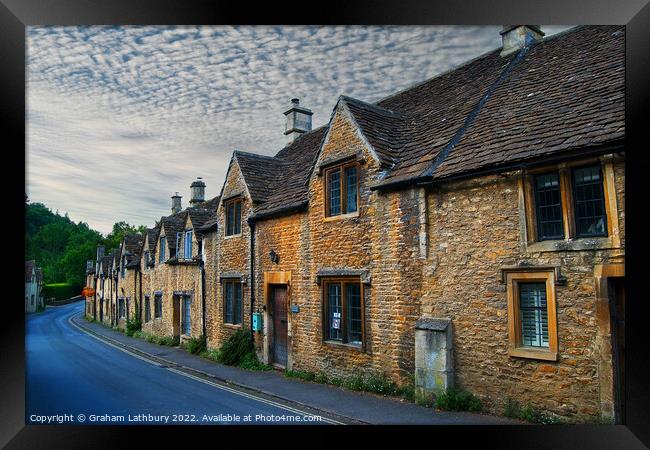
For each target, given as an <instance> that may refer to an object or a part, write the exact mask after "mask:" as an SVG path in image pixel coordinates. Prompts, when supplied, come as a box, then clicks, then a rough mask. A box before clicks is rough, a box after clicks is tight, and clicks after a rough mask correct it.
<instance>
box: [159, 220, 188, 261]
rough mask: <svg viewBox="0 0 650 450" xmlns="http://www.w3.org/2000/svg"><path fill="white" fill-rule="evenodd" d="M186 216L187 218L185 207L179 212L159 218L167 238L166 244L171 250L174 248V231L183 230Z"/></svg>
mask: <svg viewBox="0 0 650 450" xmlns="http://www.w3.org/2000/svg"><path fill="white" fill-rule="evenodd" d="M186 218H187V209H184V210H183V211H181V212H179V213H176V214H172V215H170V216H166V217H162V218H161V223H162V224H163V225H164V227H165V236H166V238H167V245H168V246H169V248H170V249H171V250H172V251H175V250H176V233H177V232H179V231H182V230H183V227H184V226H185V219H186ZM169 256H172V255H169Z"/></svg>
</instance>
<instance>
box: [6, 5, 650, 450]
mask: <svg viewBox="0 0 650 450" xmlns="http://www.w3.org/2000/svg"><path fill="white" fill-rule="evenodd" d="M502 23H540V24H548V25H551V24H557V25H560V24H621V25H622V24H624V25H626V147H628V150H630V151H627V152H626V208H625V209H626V215H627V217H626V239H627V241H628V242H627V245H626V247H627V252H626V253H627V255H626V259H627V260H628V261H630V262H629V263H628V265H627V266H628V270H627V274H626V278H627V279H628V280H629V282H628V286H629V288H628V298H630V299H631V301H630V302H629V306H628V317H629V320H628V323H627V330H626V331H627V332H626V342H627V343H628V344H627V348H626V352H627V356H626V361H627V373H626V386H627V392H628V396H627V402H626V405H627V408H626V418H627V419H626V420H627V423H626V425H625V426H614V425H580V426H521V427H511V426H498V427H436V428H435V429H431V428H429V427H374V428H370V427H365V428H355V429H354V430H350V429H348V428H343V429H341V430H342V431H340V432H342V433H345V434H349V433H350V432H351V431H352V432H355V433H363V434H372V436H373V438H375V439H379V440H382V439H385V438H386V436H387V433H391V434H393V433H395V432H397V433H395V434H396V436H395V437H397V438H398V439H402V440H403V441H404V443H405V444H407V445H408V444H410V445H414V443H416V442H421V443H423V444H426V445H433V443H434V442H435V443H436V444H438V443H442V442H444V439H449V438H451V439H453V442H454V445H455V446H456V445H457V446H463V444H464V443H466V442H467V441H468V440H474V439H478V440H480V441H481V445H482V446H485V444H488V447H495V448H519V449H521V448H526V449H533V448H556V449H563V448H567V449H577V448H590V449H605V448H607V449H609V448H617V449H618V448H625V449H632V448H644V447H645V445H650V426H648V425H649V424H650V412H649V411H650V406H649V405H650V389H649V388H648V380H650V371H649V370H648V369H649V364H650V363H649V361H650V358H648V356H649V355H648V353H649V351H648V345H647V339H644V338H643V337H642V336H641V333H642V332H643V325H642V323H641V320H643V318H645V317H647V315H646V314H645V311H644V309H645V308H647V303H648V302H646V301H644V298H643V297H642V296H641V295H638V296H637V295H636V293H637V292H639V293H640V292H641V288H640V286H639V284H640V280H641V279H642V278H641V277H642V274H641V271H642V270H643V261H642V258H643V256H642V255H643V253H642V252H643V251H644V247H645V246H644V245H643V243H644V240H643V237H642V236H641V235H640V234H639V228H638V227H639V224H641V223H643V222H642V217H641V215H642V214H643V212H644V209H646V208H645V206H646V205H647V200H645V199H644V197H643V192H641V190H640V189H641V185H642V183H640V176H641V175H640V170H641V168H642V167H644V164H643V160H644V156H645V155H644V154H645V153H646V152H648V150H647V147H648V144H647V142H643V141H642V140H641V134H642V133H643V132H644V131H645V129H647V124H646V122H647V119H646V118H647V117H650V115H648V112H649V111H648V109H649V107H648V105H649V104H650V101H649V100H650V99H649V95H648V92H649V90H650V89H649V82H648V75H647V74H648V73H650V36H649V34H650V6H649V5H648V4H647V0H637V1H632V0H629V1H624V2H621V1H619V2H605V1H599V0H576V1H573V2H566V1H560V0H547V1H545V2H532V1H529V2H521V1H519V2H515V1H514V0H492V1H484V2H480V3H479V2H476V1H472V2H458V1H453V0H445V1H438V2H436V3H429V2H425V1H417V0H402V1H399V2H397V1H395V2H388V1H376V2H360V1H354V2H353V1H330V2H326V3H315V2H313V3H305V2H302V3H297V2H296V3H295V4H291V3H283V4H280V3H277V2H267V3H264V4H261V5H256V6H253V4H250V3H248V2H246V3H245V2H229V3H225V2H217V1H199V0H185V1H181V0H146V1H137V2H136V1H134V0H130V1H126V0H118V1H115V0H114V1H111V2H107V1H105V0H104V1H101V0H58V1H56V0H55V1H48V2H43V1H38V0H0V61H2V64H0V90H2V96H1V97H0V98H2V101H1V102H0V116H1V117H2V123H3V124H4V125H5V127H6V129H7V132H6V133H5V136H4V138H5V142H6V143H5V146H4V150H5V151H4V152H3V156H4V164H3V168H4V171H3V174H4V178H5V189H8V190H9V191H10V194H5V197H4V199H5V201H4V211H5V215H4V217H5V221H3V227H5V228H6V230H5V232H4V233H3V236H5V237H6V239H8V240H9V241H12V242H13V245H16V246H21V243H20V240H19V239H10V238H9V236H12V235H15V233H16V229H17V228H20V225H16V222H18V224H20V223H22V222H21V216H20V215H21V214H23V216H22V217H24V195H25V192H24V191H21V189H22V188H21V182H23V184H24V182H25V177H24V174H25V167H24V165H25V159H24V151H25V27H26V26H28V25H91V24H120V25H136V24H140V25H164V24H177V25H188V24H206V25H207V24H283V25H290V24H322V25H342V24H376V25H382V24H390V25H427V24H439V25H442V24H458V25H470V24H471V25H488V24H489V25H496V24H502ZM645 141H647V139H646V140H645ZM10 142H11V143H10ZM21 143H22V145H23V147H22V148H23V150H22V151H21V150H20V145H21ZM10 228H11V229H10ZM12 242H10V243H12ZM20 251H21V250H20V248H16V249H15V250H11V251H6V252H5V256H4V257H5V259H7V260H8V261H7V263H6V266H5V267H7V268H8V269H9V271H8V272H9V277H8V279H9V280H10V281H9V282H8V284H9V285H10V290H9V291H8V292H6V293H5V295H4V297H5V298H3V299H2V302H3V306H4V308H3V319H4V320H3V325H4V326H2V327H0V330H1V331H0V333H1V339H0V354H2V363H1V365H2V369H1V370H2V372H1V375H0V380H1V383H0V386H1V387H0V390H1V394H0V428H1V435H0V445H2V446H3V447H5V448H31V449H34V448H67V449H70V448H89V447H92V448H103V447H112V448H122V447H127V446H134V445H143V444H137V442H138V441H137V440H136V438H137V439H140V438H144V439H146V440H147V441H148V445H149V446H153V445H155V442H156V441H157V442H162V443H167V446H168V445H170V444H171V443H172V442H173V441H174V440H175V438H184V439H183V440H184V442H185V443H187V442H188V440H187V439H188V438H190V439H191V440H189V442H191V443H192V445H200V441H199V436H198V433H200V434H201V435H205V434H206V433H209V434H212V435H214V436H212V437H211V438H210V439H224V435H225V434H226V433H227V434H232V433H237V434H239V437H240V438H241V439H242V441H241V442H240V444H238V445H249V444H250V445H254V444H256V445H267V444H266V443H265V442H260V441H259V440H258V439H255V438H254V436H255V437H263V439H264V441H267V440H268V439H269V437H270V438H271V439H272V438H273V437H274V436H273V435H277V434H280V433H282V434H284V433H283V431H285V430H286V429H282V428H280V427H275V428H272V429H271V428H268V427H264V433H265V434H263V435H262V434H256V435H252V434H250V433H249V430H248V429H247V428H246V427H240V426H237V427H229V428H227V429H224V428H223V427H204V428H201V429H200V430H199V429H197V428H196V427H181V428H173V427H158V426H147V427H121V426H120V427H116V426H107V427H96V426H68V425H59V426H25V423H24V415H25V381H24V369H25V354H24V351H25V347H24V332H25V323H24V320H25V319H24V311H23V305H22V302H20V301H18V299H21V298H22V295H23V294H22V291H21V290H20V288H19V283H18V282H15V281H14V280H18V279H19V277H21V276H22V274H21V273H20V272H21V271H22V269H19V267H22V264H23V263H22V261H18V262H16V261H13V258H12V256H13V255H15V254H20ZM23 251H24V248H23ZM55 388H56V386H53V389H55ZM290 428H291V430H290V433H291V434H284V436H286V437H287V438H288V440H287V441H284V442H285V443H286V444H285V445H290V443H293V444H291V445H311V444H310V442H311V441H310V440H309V441H308V440H307V436H305V435H306V434H307V433H309V434H315V433H318V434H320V433H323V437H327V438H328V439H334V437H333V434H332V433H333V432H334V431H337V430H333V429H331V428H330V427H325V428H312V427H304V428H295V427H290ZM404 428H408V429H404ZM319 430H320V431H319ZM187 434H189V436H188V435H187ZM183 435H185V436H183ZM203 437H204V436H201V438H203ZM310 439H311V438H310ZM211 442H212V443H215V444H216V443H217V442H218V441H214V440H213V441H211ZM644 444H645V445H644Z"/></svg>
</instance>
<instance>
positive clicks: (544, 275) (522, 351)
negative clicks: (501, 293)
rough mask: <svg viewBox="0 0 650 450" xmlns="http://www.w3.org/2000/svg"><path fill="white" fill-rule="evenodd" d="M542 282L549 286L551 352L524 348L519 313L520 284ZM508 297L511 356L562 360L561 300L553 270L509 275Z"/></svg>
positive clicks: (548, 314) (547, 309) (517, 272)
mask: <svg viewBox="0 0 650 450" xmlns="http://www.w3.org/2000/svg"><path fill="white" fill-rule="evenodd" d="M522 282H538V283H541V282H543V283H545V285H546V314H547V318H548V348H538V347H528V346H524V345H522V337H521V318H520V309H519V283H522ZM506 293H507V294H506V295H507V298H508V344H509V345H508V354H509V355H510V356H513V357H517V358H529V359H539V360H544V361H557V360H558V336H557V299H556V292H555V272H554V271H553V270H546V269H545V270H539V271H532V270H531V271H526V272H520V271H512V272H506Z"/></svg>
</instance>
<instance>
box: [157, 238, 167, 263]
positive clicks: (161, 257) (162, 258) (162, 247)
mask: <svg viewBox="0 0 650 450" xmlns="http://www.w3.org/2000/svg"><path fill="white" fill-rule="evenodd" d="M166 247H167V239H166V238H165V236H161V238H160V248H159V251H158V255H159V256H158V262H159V263H161V264H162V263H164V262H165V248H166Z"/></svg>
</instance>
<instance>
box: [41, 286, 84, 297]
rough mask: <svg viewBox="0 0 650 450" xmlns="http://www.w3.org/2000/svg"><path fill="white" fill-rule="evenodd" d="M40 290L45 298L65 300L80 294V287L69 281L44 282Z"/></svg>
mask: <svg viewBox="0 0 650 450" xmlns="http://www.w3.org/2000/svg"><path fill="white" fill-rule="evenodd" d="M41 292H42V294H41V295H42V296H43V297H44V298H46V299H50V298H54V300H67V299H69V298H72V297H77V296H79V295H81V287H80V286H79V285H78V284H71V283H51V284H44V285H43V288H42V291H41Z"/></svg>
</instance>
